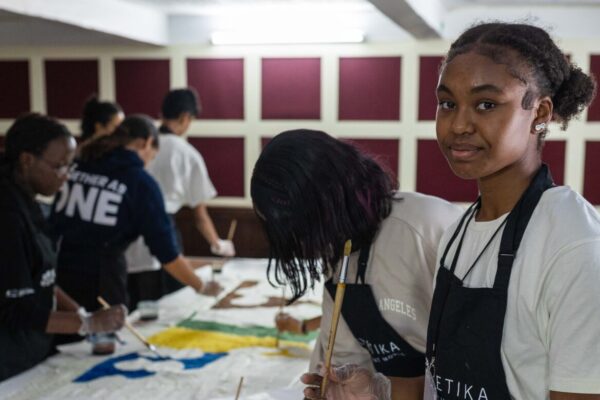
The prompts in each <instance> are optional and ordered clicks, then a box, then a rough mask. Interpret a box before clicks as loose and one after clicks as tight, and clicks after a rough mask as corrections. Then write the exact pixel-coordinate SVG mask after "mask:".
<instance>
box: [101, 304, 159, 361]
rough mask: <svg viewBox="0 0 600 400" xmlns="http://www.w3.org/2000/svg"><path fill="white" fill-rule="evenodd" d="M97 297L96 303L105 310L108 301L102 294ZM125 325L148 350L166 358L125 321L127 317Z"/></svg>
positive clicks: (108, 305) (107, 306)
mask: <svg viewBox="0 0 600 400" xmlns="http://www.w3.org/2000/svg"><path fill="white" fill-rule="evenodd" d="M97 299H98V303H100V304H101V305H102V308H104V309H105V310H107V309H109V308H110V304H108V302H107V301H106V300H104V299H103V298H102V296H98V297H97ZM125 327H126V328H127V329H129V332H131V333H132V334H133V336H135V337H136V338H138V339H139V340H140V342H142V343H143V344H144V346H146V347H147V348H148V350H150V351H151V352H153V353H154V354H156V355H157V356H158V357H160V358H166V357H164V356H162V355H160V354H159V353H158V351H156V346H154V345H153V344H152V343H150V342H148V341H147V340H146V338H145V337H144V336H143V335H142V334H141V333H140V332H138V330H137V329H135V328H134V327H133V325H131V324H130V323H129V321H127V319H126V320H125Z"/></svg>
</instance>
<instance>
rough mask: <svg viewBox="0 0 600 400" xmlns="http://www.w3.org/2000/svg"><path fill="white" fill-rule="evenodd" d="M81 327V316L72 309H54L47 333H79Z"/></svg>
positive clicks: (47, 326) (49, 319)
mask: <svg viewBox="0 0 600 400" xmlns="http://www.w3.org/2000/svg"><path fill="white" fill-rule="evenodd" d="M80 327H81V318H79V315H77V313H76V312H72V311H52V312H51V313H50V318H48V325H46V332H47V333H63V334H64V333H77V332H78V331H79V328H80Z"/></svg>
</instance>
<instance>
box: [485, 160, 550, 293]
mask: <svg viewBox="0 0 600 400" xmlns="http://www.w3.org/2000/svg"><path fill="white" fill-rule="evenodd" d="M553 186H554V181H553V180H552V175H551V174H550V171H549V170H548V166H547V165H546V164H542V166H541V167H540V169H539V170H538V172H537V173H536V175H535V177H534V178H533V180H532V181H531V183H530V184H529V186H528V187H527V189H526V190H525V192H524V193H523V195H522V196H521V198H520V199H519V202H518V203H517V204H516V205H515V207H514V208H513V210H512V211H511V212H510V214H509V215H508V217H507V222H506V227H505V228H504V232H503V233H502V241H501V242H500V251H499V253H498V271H497V273H496V279H495V281H494V288H496V289H506V288H508V283H509V280H510V273H511V269H512V265H513V263H514V261H515V257H516V255H517V250H518V249H519V245H520V244H521V240H522V239H523V235H524V234H525V229H526V228H527V224H529V220H530V219H531V215H532V214H533V211H534V210H535V207H536V206H537V204H538V203H539V201H540V198H541V197H542V194H544V192H545V191H546V190H547V189H549V188H551V187H553Z"/></svg>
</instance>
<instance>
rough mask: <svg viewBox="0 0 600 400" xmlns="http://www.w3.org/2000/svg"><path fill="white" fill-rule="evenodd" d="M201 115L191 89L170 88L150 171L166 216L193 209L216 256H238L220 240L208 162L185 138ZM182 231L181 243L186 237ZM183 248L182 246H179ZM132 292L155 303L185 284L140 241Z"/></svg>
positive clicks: (132, 256)
mask: <svg viewBox="0 0 600 400" xmlns="http://www.w3.org/2000/svg"><path fill="white" fill-rule="evenodd" d="M199 114H200V102H199V100H198V95H197V93H196V91H195V90H194V89H192V88H185V89H174V90H171V91H170V92H169V93H168V94H167V95H166V96H165V98H164V100H163V103H162V124H161V127H160V132H161V133H162V135H161V138H160V140H161V146H160V150H159V151H158V154H157V155H156V159H155V160H154V161H153V162H151V163H150V164H149V165H148V172H149V173H150V175H152V176H153V177H154V178H155V179H156V180H157V182H158V184H159V186H160V189H161V191H162V193H163V196H164V201H165V205H166V209H167V213H169V215H170V216H171V218H172V220H173V223H174V224H175V219H174V216H175V214H176V213H177V212H178V211H179V210H180V209H181V208H182V207H183V206H188V207H190V208H191V209H192V210H193V214H194V219H195V226H196V228H197V229H198V230H199V231H200V233H201V234H202V236H203V237H204V238H205V239H206V241H207V242H208V243H209V244H210V249H211V251H212V252H213V254H215V255H220V256H228V257H231V256H234V255H235V248H234V246H233V243H232V242H231V241H230V240H224V239H221V238H220V237H219V235H218V234H217V231H216V230H215V227H214V224H213V221H212V218H211V217H210V214H209V213H208V210H207V206H206V202H207V201H208V200H210V199H212V198H213V197H215V196H216V194H217V191H216V190H215V188H214V186H213V184H212V182H211V180H210V177H209V176H208V170H207V169H206V164H205V163H204V159H203V158H202V156H201V155H200V153H198V151H197V150H196V149H195V148H194V147H193V146H192V145H191V144H190V143H188V141H187V140H186V139H185V138H184V135H185V134H186V132H187V131H188V130H189V128H190V124H191V123H192V120H193V119H194V118H195V117H196V116H197V115H199ZM177 232H178V239H179V245H180V246H181V238H180V235H179V231H177ZM180 250H181V247H180ZM127 264H128V269H129V272H130V275H129V292H130V295H131V298H132V299H133V300H134V301H133V303H134V304H132V305H133V306H135V302H138V301H142V300H143V301H153V300H157V299H158V298H160V297H161V296H162V295H163V294H166V293H170V292H172V291H174V290H176V289H178V288H180V287H181V286H180V285H179V284H178V282H176V281H174V280H173V279H171V277H170V276H168V275H166V274H164V273H163V272H161V270H160V263H159V261H158V260H156V259H155V258H153V257H151V255H150V253H149V252H148V249H147V247H146V246H145V245H144V244H143V243H142V242H141V241H137V242H136V243H134V244H133V245H132V246H130V248H129V250H128V251H127Z"/></svg>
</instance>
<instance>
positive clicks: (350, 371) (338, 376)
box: [300, 364, 391, 400]
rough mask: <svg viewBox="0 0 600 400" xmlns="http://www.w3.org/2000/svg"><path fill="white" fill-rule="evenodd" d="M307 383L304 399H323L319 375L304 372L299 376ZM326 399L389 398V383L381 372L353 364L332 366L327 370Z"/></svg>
mask: <svg viewBox="0 0 600 400" xmlns="http://www.w3.org/2000/svg"><path fill="white" fill-rule="evenodd" d="M323 372H324V371H323ZM300 380H301V381H302V383H304V384H306V385H308V387H307V388H305V389H304V396H305V398H306V399H311V400H312V399H314V400H319V399H321V400H322V399H323V398H322V397H321V393H320V385H321V382H322V381H323V378H322V376H321V375H318V374H304V375H302V377H301V378H300ZM325 399H326V400H390V399H391V383H390V381H389V379H387V378H386V377H385V376H384V375H383V374H380V373H373V372H371V371H369V370H368V369H366V368H362V367H359V366H358V365H354V364H345V365H341V366H337V367H332V368H331V369H330V371H329V381H328V383H327V393H326V397H325Z"/></svg>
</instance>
